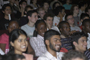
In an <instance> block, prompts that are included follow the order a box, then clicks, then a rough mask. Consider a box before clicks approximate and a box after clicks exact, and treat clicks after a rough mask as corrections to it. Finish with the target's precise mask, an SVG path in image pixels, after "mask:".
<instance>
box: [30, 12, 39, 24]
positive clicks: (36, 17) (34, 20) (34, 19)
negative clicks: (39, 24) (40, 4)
mask: <svg viewBox="0 0 90 60" xmlns="http://www.w3.org/2000/svg"><path fill="white" fill-rule="evenodd" d="M37 20H38V14H37V13H36V12H35V13H32V16H31V17H30V18H29V21H30V22H32V23H36V21H37Z"/></svg>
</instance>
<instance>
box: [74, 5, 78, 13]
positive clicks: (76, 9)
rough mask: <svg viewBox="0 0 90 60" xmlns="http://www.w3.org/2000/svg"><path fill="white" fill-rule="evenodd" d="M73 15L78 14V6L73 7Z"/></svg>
mask: <svg viewBox="0 0 90 60" xmlns="http://www.w3.org/2000/svg"><path fill="white" fill-rule="evenodd" d="M73 13H77V14H78V13H79V8H78V6H75V7H74V11H73Z"/></svg>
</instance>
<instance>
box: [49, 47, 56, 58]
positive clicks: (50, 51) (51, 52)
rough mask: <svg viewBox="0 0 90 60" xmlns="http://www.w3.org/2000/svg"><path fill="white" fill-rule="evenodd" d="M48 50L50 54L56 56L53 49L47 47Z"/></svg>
mask: <svg viewBox="0 0 90 60" xmlns="http://www.w3.org/2000/svg"><path fill="white" fill-rule="evenodd" d="M48 52H49V53H50V54H51V55H53V56H54V57H56V58H57V54H56V52H55V51H53V50H51V49H50V48H49V49H48Z"/></svg>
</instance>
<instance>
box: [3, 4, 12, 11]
mask: <svg viewBox="0 0 90 60" xmlns="http://www.w3.org/2000/svg"><path fill="white" fill-rule="evenodd" d="M8 6H9V7H10V8H11V10H12V7H11V5H9V4H4V5H3V6H2V11H4V10H5V9H6V7H8Z"/></svg>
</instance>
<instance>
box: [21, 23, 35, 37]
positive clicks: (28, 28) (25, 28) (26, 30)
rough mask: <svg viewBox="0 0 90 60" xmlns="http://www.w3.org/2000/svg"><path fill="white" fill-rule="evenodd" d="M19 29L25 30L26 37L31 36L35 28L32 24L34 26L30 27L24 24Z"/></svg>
mask: <svg viewBox="0 0 90 60" xmlns="http://www.w3.org/2000/svg"><path fill="white" fill-rule="evenodd" d="M21 29H22V30H24V31H25V32H26V34H27V35H28V37H33V33H34V30H35V26H34V27H30V26H28V25H27V24H26V25H23V26H22V27H21Z"/></svg>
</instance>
